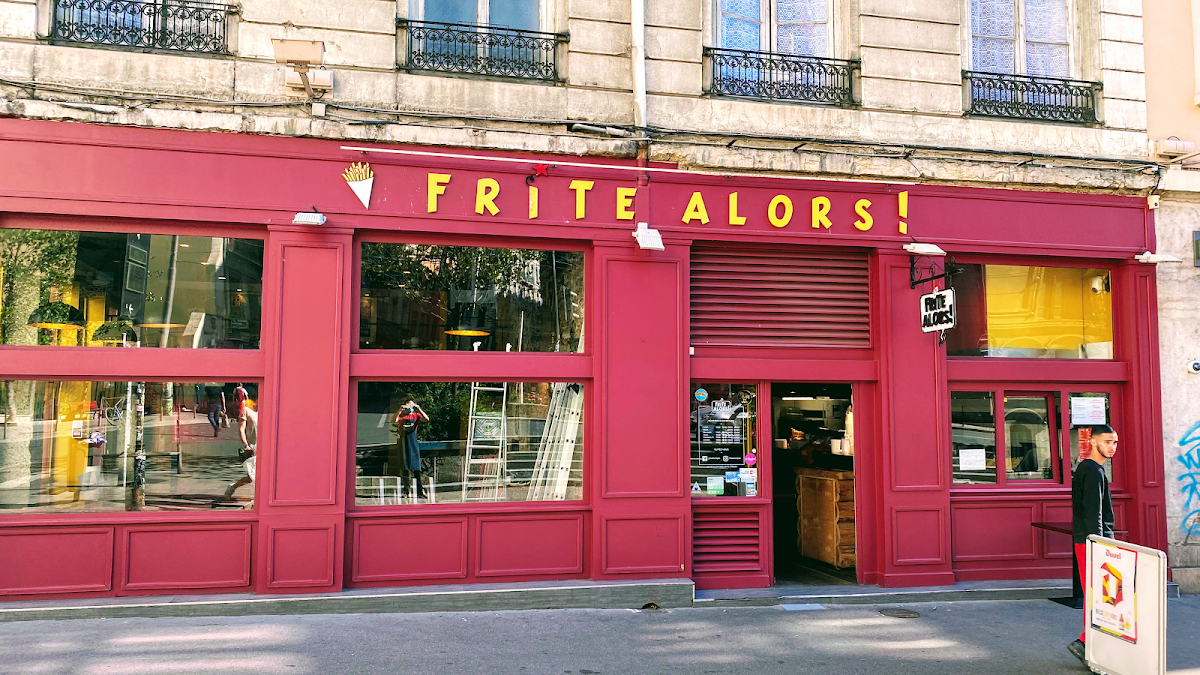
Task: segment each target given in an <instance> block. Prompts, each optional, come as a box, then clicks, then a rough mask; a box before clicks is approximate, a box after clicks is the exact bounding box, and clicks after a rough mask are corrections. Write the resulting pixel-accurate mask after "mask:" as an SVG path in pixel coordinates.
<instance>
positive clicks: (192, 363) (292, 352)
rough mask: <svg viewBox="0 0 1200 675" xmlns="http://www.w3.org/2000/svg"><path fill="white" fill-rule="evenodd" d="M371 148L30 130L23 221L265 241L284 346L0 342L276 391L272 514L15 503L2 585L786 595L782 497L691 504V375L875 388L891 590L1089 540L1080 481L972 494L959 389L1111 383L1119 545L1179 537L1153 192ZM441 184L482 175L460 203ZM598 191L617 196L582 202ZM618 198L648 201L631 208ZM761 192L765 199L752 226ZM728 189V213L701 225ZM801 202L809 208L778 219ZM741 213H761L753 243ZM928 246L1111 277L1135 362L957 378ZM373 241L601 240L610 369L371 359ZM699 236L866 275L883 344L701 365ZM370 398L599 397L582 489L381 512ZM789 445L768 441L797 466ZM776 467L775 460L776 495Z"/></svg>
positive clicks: (268, 420) (41, 376)
mask: <svg viewBox="0 0 1200 675" xmlns="http://www.w3.org/2000/svg"><path fill="white" fill-rule="evenodd" d="M343 146H354V147H356V148H360V147H376V148H380V149H389V148H395V147H396V146H384V145H379V146H364V145H363V144H359V143H339V142H336V141H325V140H311V139H285V138H273V137H264V136H246V135H237V134H214V133H200V132H173V131H157V130H139V129H128V128H117V127H103V126H90V125H81V124H68V123H54V122H34V121H19V120H0V158H3V161H2V162H0V227H2V228H27V229H28V228H33V229H69V230H93V231H105V232H121V233H124V232H130V233H134V232H142V233H151V234H183V235H204V236H224V237H244V238H255V239H263V240H265V257H264V263H263V268H264V272H263V299H262V303H263V307H262V329H261V348H260V349H257V350H235V351H222V350H183V349H105V350H103V351H102V352H101V351H100V348H94V347H38V346H30V347H16V346H4V347H0V375H3V377H2V378H0V379H8V380H15V379H32V380H72V379H74V380H83V379H92V380H114V381H120V380H130V379H142V380H147V381H181V382H182V381H187V382H191V381H196V382H201V381H209V380H218V381H230V382H232V381H249V382H256V383H258V386H259V391H261V400H260V406H261V408H260V409H261V411H262V412H261V418H260V422H259V430H260V431H259V442H258V448H259V451H258V467H259V468H258V476H257V478H256V483H255V486H254V490H255V498H254V508H253V509H250V510H245V511H238V512H231V511H204V510H196V511H142V512H98V513H21V512H20V511H19V510H0V595H5V596H9V597H12V598H26V599H37V598H54V597H69V596H72V595H134V594H165V593H181V592H187V593H193V592H235V591H247V590H250V591H255V592H260V593H284V592H317V591H330V590H337V589H342V588H361V587H369V586H401V585H413V584H442V583H461V582H484V581H526V580H539V579H598V580H619V579H644V578H674V577H687V576H690V577H692V578H694V579H696V581H697V584H698V585H699V586H701V587H738V586H765V585H769V584H770V583H771V582H772V580H773V567H772V564H773V563H772V559H773V552H774V546H776V542H774V541H773V538H772V526H771V518H772V508H771V495H770V494H769V492H770V491H769V490H765V491H764V492H765V494H760V496H758V497H728V498H706V497H693V496H692V495H691V489H690V485H689V453H688V433H689V431H688V399H687V397H688V392H689V383H690V382H692V381H734V382H749V383H759V384H760V386H764V385H766V384H767V383H769V382H772V381H789V382H838V383H850V384H852V385H854V410H855V418H854V419H855V428H854V434H855V438H856V439H857V441H856V442H857V446H858V451H857V453H856V455H855V460H854V462H855V466H854V471H855V483H856V486H855V493H856V510H857V520H856V526H855V527H856V531H857V542H858V543H857V546H858V548H857V558H858V577H859V581H860V582H861V583H869V584H880V585H884V586H919V585H932V584H951V583H954V582H955V581H956V580H958V581H963V580H980V579H1008V578H1048V577H1060V578H1061V577H1067V576H1069V574H1070V560H1071V558H1070V555H1071V554H1070V549H1069V542H1068V541H1067V539H1066V537H1065V536H1064V535H1056V534H1053V533H1048V532H1046V531H1044V530H1039V529H1036V528H1034V527H1033V526H1032V525H1031V523H1032V522H1034V521H1056V520H1058V521H1061V520H1063V519H1068V520H1069V513H1070V501H1069V500H1070V492H1069V483H1068V482H1067V481H1060V483H1059V484H1057V485H1052V486H1038V487H1037V488H1036V489H1035V488H1028V487H1011V486H1004V485H1001V486H997V487H994V488H991V489H987V490H980V489H971V488H964V487H961V486H959V487H956V484H955V483H954V482H953V481H952V475H951V460H950V421H949V418H950V412H949V398H950V391H951V390H952V389H955V390H959V389H964V390H972V389H989V388H990V389H1004V390H1006V391H1018V390H1021V391H1023V390H1038V391H1047V390H1053V391H1063V392H1068V391H1073V390H1074V388H1078V387H1080V386H1084V385H1086V386H1087V387H1089V388H1091V389H1097V390H1100V389H1102V390H1103V391H1106V392H1110V395H1111V396H1112V407H1113V413H1112V419H1113V421H1114V423H1115V424H1116V425H1117V426H1118V428H1119V430H1120V432H1121V438H1122V452H1121V454H1120V455H1119V456H1118V460H1117V461H1118V464H1117V475H1118V476H1119V478H1118V479H1117V481H1116V483H1115V484H1114V485H1115V489H1116V494H1115V502H1116V513H1117V521H1118V528H1119V529H1125V530H1128V531H1129V538H1130V540H1131V541H1134V542H1136V543H1139V544H1145V545H1149V546H1153V547H1156V548H1163V547H1164V546H1165V543H1166V531H1165V511H1164V508H1165V507H1164V488H1163V464H1162V461H1163V460H1162V451H1161V447H1160V445H1159V444H1160V439H1161V434H1160V433H1159V427H1160V420H1159V400H1160V398H1159V377H1158V370H1157V368H1158V366H1157V364H1158V358H1157V328H1156V316H1157V309H1156V304H1155V294H1156V293H1155V272H1154V267H1153V266H1152V265H1144V264H1141V263H1138V262H1136V261H1134V260H1133V255H1134V254H1136V253H1141V252H1142V251H1146V250H1151V251H1152V250H1154V239H1153V232H1154V228H1153V219H1152V212H1150V211H1148V210H1147V208H1146V202H1145V200H1144V199H1142V198H1135V197H1119V196H1106V195H1079V194H1060V193H1050V192H1019V191H1012V190H994V189H980V188H960V187H948V186H925V185H892V184H884V183H865V182H847V181H818V180H790V179H784V178H766V177H762V178H759V177H743V176H736V177H723V176H712V175H701V174H696V173H686V172H673V171H656V172H649V173H647V172H639V171H637V170H636V168H637V166H636V164H635V163H630V162H624V161H618V160H602V159H598V158H585V159H579V158H570V159H569V160H567V159H564V158H561V157H548V156H547V157H530V156H520V155H511V154H510V155H501V154H488V153H483V152H476V151H471V150H469V149H454V150H446V149H437V148H408V149H409V150H418V151H426V153H427V154H388V153H380V152H362V151H360V150H349V149H345V148H344V147H343ZM482 155H488V156H489V157H491V158H492V159H483V158H481V156H482ZM496 158H499V159H504V160H513V159H518V160H521V161H494V160H495V159H496ZM556 160H557V163H556ZM360 161H368V162H370V163H371V167H372V168H373V170H374V173H375V177H376V178H375V185H374V194H373V196H372V197H371V201H370V208H369V209H368V208H363V206H362V205H361V204H360V203H359V201H358V199H356V197H355V195H354V194H353V193H352V192H351V190H349V189H348V188H347V186H346V185H345V181H343V180H342V177H341V173H342V171H343V170H344V169H345V168H346V167H347V166H348V165H349V164H350V163H352V162H360ZM538 163H544V164H546V165H548V172H547V173H548V175H546V176H538V177H536V178H535V179H534V180H533V185H534V186H535V187H537V188H538V190H539V192H538V195H539V196H538V209H537V215H536V217H533V216H532V215H531V214H530V209H529V193H528V189H527V187H526V186H527V183H526V177H527V176H530V175H531V174H533V173H534V167H535V165H536V164H538ZM587 164H594V165H596V166H586V165H587ZM581 165H582V166H581ZM618 165H619V166H618ZM655 168H659V169H670V168H671V167H666V166H658V167H655ZM431 173H436V174H446V175H449V176H451V178H450V179H449V180H448V182H446V183H445V185H444V187H445V191H444V193H442V194H441V195H440V196H437V205H436V210H435V211H432V212H431V208H430V204H429V198H430V190H429V186H430V182H429V175H430V174H431ZM480 179H493V180H494V181H496V184H497V185H498V186H499V188H500V189H499V193H498V195H497V196H496V197H495V199H494V202H493V203H494V206H495V207H496V209H497V212H496V213H495V214H494V215H493V214H492V213H491V212H490V210H489V209H483V212H482V213H476V201H477V195H478V190H477V188H478V186H479V185H480V183H479V180H480ZM573 181H590V182H591V183H592V184H591V186H590V187H588V188H586V189H585V188H584V187H583V186H582V185H578V184H577V187H576V188H574V189H573V188H572V187H571V183H572V182H573ZM618 188H637V190H636V192H635V193H632V194H631V195H630V196H629V197H628V198H627V199H626V200H625V201H624V202H622V201H621V198H620V197H619V194H618ZM732 192H737V193H738V195H739V197H738V206H737V211H736V213H735V214H731V213H730V209H729V206H730V204H729V201H728V199H729V194H730V193H732ZM902 192H903V193H906V195H905V197H906V199H907V215H905V216H903V217H902V216H901V209H902V207H901V197H900V193H902ZM697 193H698V194H700V195H701V197H700V198H701V199H702V200H703V203H704V206H705V211H706V213H705V214H704V215H705V217H704V218H701V217H699V213H698V212H697V211H696V210H695V208H694V207H695V204H694V203H693V202H694V197H693V195H694V194H697ZM622 194H629V193H622ZM777 195H784V196H785V197H787V199H788V200H789V201H790V203H791V205H792V206H791V207H790V208H789V207H787V206H786V205H784V204H783V203H782V202H780V203H777V204H776V205H775V206H774V207H771V208H770V209H769V208H768V207H769V205H770V203H771V202H772V200H773V199H775V198H776V196H777ZM820 197H824V198H827V199H828V201H829V205H830V206H829V209H828V213H827V216H826V217H827V218H828V221H829V223H830V224H829V226H824V225H823V224H822V223H821V222H819V221H818V222H816V224H814V223H813V219H812V218H811V217H810V216H811V215H812V213H811V209H810V205H811V204H813V203H814V199H816V198H820ZM860 200H867V201H869V202H870V205H869V207H865V208H867V209H869V211H867V212H868V213H869V214H870V222H869V223H868V222H864V218H863V214H862V212H859V211H856V205H857V204H858V203H859V202H860ZM580 204H582V209H583V211H582V213H580V212H579V211H578V210H577V209H578V208H579V207H580ZM689 204H692V205H693V208H692V209H691V210H690V215H691V217H690V218H688V219H687V220H686V221H685V217H686V216H687V215H688V214H689ZM314 209H315V210H317V211H319V212H321V213H323V214H325V215H326V216H327V217H328V222H327V223H326V224H324V225H321V226H307V225H293V222H292V221H293V216H294V215H295V214H296V213H297V212H303V211H312V210H314ZM769 210H770V211H772V212H773V214H774V217H775V219H776V223H774V224H773V223H772V222H771V221H770V220H769V219H768V217H767V214H768V211H769ZM788 210H790V211H792V215H791V216H790V219H789V218H785V216H786V211H788ZM627 215H631V216H632V217H629V218H628V219H627V218H626V217H625V216H627ZM739 216H740V217H744V218H745V219H746V220H745V222H744V224H740V225H739V224H730V222H731V221H734V222H737V221H738V219H739V218H738V217H739ZM785 220H786V222H784V221H785ZM639 221H645V222H648V223H650V226H651V227H653V228H657V229H658V230H659V231H660V232H661V233H662V235H663V239H664V242H665V250H664V251H649V250H641V249H639V248H638V247H637V246H636V244H635V242H634V240H633V238H632V237H631V232H632V230H633V227H634V223H635V222H639ZM856 221H857V222H858V223H859V224H858V225H857V226H856V225H855V223H856ZM902 222H903V223H905V224H906V225H905V226H906V227H907V234H901V228H902V225H901V223H902ZM864 226H865V227H864ZM914 239H915V240H917V241H921V242H927V243H934V244H937V245H938V246H940V247H942V248H943V249H945V250H946V251H947V252H949V253H950V254H952V255H955V256H956V257H957V259H958V260H959V261H960V262H976V263H993V262H995V263H1002V264H1007V265H1062V266H1068V267H1070V266H1086V267H1095V268H1105V269H1110V270H1111V279H1112V297H1113V315H1114V319H1113V326H1114V336H1113V343H1114V347H1113V349H1114V358H1113V359H1111V360H1107V359H1104V360H1090V361H1089V360H1051V359H1039V360H1036V361H1034V360H1029V359H989V358H947V356H946V350H945V347H944V346H942V345H939V342H938V337H937V334H936V333H934V334H926V333H922V332H921V330H920V317H919V314H918V300H917V298H918V295H919V294H921V293H922V292H927V291H928V290H930V288H931V286H930V285H929V284H926V285H925V286H923V287H918V288H917V289H915V290H914V289H911V288H910V287H909V274H910V259H909V255H908V254H907V253H905V252H904V251H903V250H902V248H901V247H902V246H903V244H905V243H907V242H910V241H913V240H914ZM364 241H380V242H403V243H436V244H443V245H466V246H497V247H518V248H521V247H523V248H551V247H553V248H555V249H558V250H570V251H581V252H583V254H584V260H585V289H586V294H585V302H586V306H585V313H586V316H587V322H588V324H589V326H588V342H587V345H586V349H585V350H584V351H583V352H582V353H578V354H567V353H521V354H517V353H502V352H499V353H482V352H480V353H469V352H468V353H464V352H449V351H441V352H438V351H422V352H414V351H407V350H391V351H388V350H372V351H362V350H359V349H358V348H357V345H358V341H357V338H356V336H357V330H358V326H357V321H358V314H357V312H356V311H355V308H356V307H357V305H358V297H357V293H358V279H359V277H358V275H359V271H358V260H359V244H360V243H361V242H364ZM695 242H727V243H731V244H736V245H739V246H741V245H746V246H758V247H760V248H764V249H770V248H772V247H799V248H795V249H792V248H786V249H781V250H789V251H791V250H795V251H800V252H803V251H805V250H808V251H813V252H817V253H819V252H821V251H850V252H854V253H855V254H856V255H857V254H861V255H863V256H865V259H866V261H867V263H866V264H867V270H868V277H869V289H870V302H869V318H870V320H869V339H868V341H867V343H866V344H865V345H863V346H826V347H821V346H806V347H796V348H789V347H779V346H769V345H768V346H753V347H746V346H728V347H721V346H706V345H696V346H695V347H694V349H690V347H691V346H692V345H691V344H690V340H689V330H690V320H689V308H690V306H691V298H690V291H689V289H690V285H689V265H690V255H691V251H692V246H693V244H694V243H695ZM101 353H102V355H103V358H99V357H98V354H101ZM368 380H370V381H422V380H446V381H451V380H452V381H464V382H468V381H479V380H494V381H514V382H515V381H530V382H536V381H551V382H553V381H572V382H581V383H583V385H584V388H585V392H586V399H585V400H586V407H585V408H584V413H583V414H584V418H583V419H584V433H585V438H586V447H587V452H586V454H585V455H584V460H583V490H582V499H581V500H574V501H561V502H498V503H467V504H458V503H450V504H440V503H439V504H407V505H385V506H356V505H355V498H354V491H355V484H354V479H353V476H354V470H355V456H354V448H355V426H354V424H353V422H352V420H353V411H354V410H356V400H355V399H356V387H355V383H357V382H359V381H368ZM1065 414H1066V412H1065V411H1062V412H1061V413H1060V415H1059V417H1060V418H1061V419H1065ZM763 434H764V435H763V438H762V440H763V441H764V442H763V443H761V445H760V447H764V448H765V447H770V443H769V440H770V439H769V437H767V436H766V432H765V431H764V432H763ZM1064 444H1065V442H1064ZM1063 454H1064V455H1065V454H1066V453H1065V452H1064V453H1063ZM770 461H771V458H770V453H769V452H766V451H764V452H763V453H762V459H761V465H760V467H761V471H762V472H763V473H764V474H769V472H770ZM1064 461H1065V460H1064ZM697 518H700V519H708V520H709V521H711V520H712V519H714V518H715V519H717V520H720V519H721V518H728V519H733V520H736V521H738V522H740V523H743V524H745V523H749V524H750V526H749V535H750V536H749V538H746V536H742V538H741V539H740V541H741V542H742V543H741V544H740V546H741V547H742V549H741V550H742V551H743V553H747V552H748V554H746V555H743V556H742V557H741V560H740V561H739V562H736V563H729V564H724V563H718V564H707V565H701V569H697V568H694V566H693V547H692V543H693V523H694V522H695V521H696V519H697ZM743 535H745V533H743ZM746 542H750V544H749V548H747V544H746Z"/></svg>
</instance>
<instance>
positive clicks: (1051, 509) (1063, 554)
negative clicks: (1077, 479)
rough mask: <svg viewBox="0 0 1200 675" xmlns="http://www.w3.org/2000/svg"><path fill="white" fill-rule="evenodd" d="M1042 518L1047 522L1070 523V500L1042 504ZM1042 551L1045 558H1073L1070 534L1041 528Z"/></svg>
mask: <svg viewBox="0 0 1200 675" xmlns="http://www.w3.org/2000/svg"><path fill="white" fill-rule="evenodd" d="M1042 520H1043V521H1044V522H1047V523H1068V524H1069V523H1070V522H1071V502H1069V501H1063V502H1053V503H1048V504H1045V505H1043V506H1042ZM1041 532H1042V542H1043V551H1045V553H1044V554H1043V555H1045V556H1046V557H1047V558H1074V555H1075V551H1074V549H1073V548H1072V544H1071V535H1069V534H1063V533H1062V532H1051V531H1049V530H1042V531H1041Z"/></svg>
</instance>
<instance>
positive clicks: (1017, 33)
mask: <svg viewBox="0 0 1200 675" xmlns="http://www.w3.org/2000/svg"><path fill="white" fill-rule="evenodd" d="M1013 3H1014V4H1015V5H1016V7H1014V8H1013V18H1014V19H1015V20H1016V24H1017V25H1016V27H1015V29H1014V30H1013V36H1014V40H1015V43H1016V44H1014V45H1013V60H1015V61H1016V63H1014V64H1013V72H1014V73H1018V74H1024V73H1025V71H1026V65H1025V0H1013Z"/></svg>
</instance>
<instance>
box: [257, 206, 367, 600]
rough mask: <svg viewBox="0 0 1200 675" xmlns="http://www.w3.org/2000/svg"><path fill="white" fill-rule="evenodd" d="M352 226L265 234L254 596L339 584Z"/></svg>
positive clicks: (278, 229) (337, 586)
mask: <svg viewBox="0 0 1200 675" xmlns="http://www.w3.org/2000/svg"><path fill="white" fill-rule="evenodd" d="M352 260H353V251H352V231H351V230H347V229H337V228H332V227H311V228H307V227H306V228H297V227H293V226H290V225H288V226H272V227H271V229H270V234H269V236H268V238H267V260H266V289H264V290H265V293H264V298H265V300H264V307H263V350H264V352H265V356H266V361H267V363H266V381H265V382H264V383H263V393H262V396H261V399H262V400H261V401H260V408H261V410H262V413H261V415H260V418H259V422H260V427H259V446H258V447H259V457H258V469H257V473H258V475H257V481H256V485H255V497H254V499H255V502H256V504H257V507H258V513H259V524H258V531H257V533H256V537H257V543H258V546H257V560H256V561H255V565H254V569H255V578H256V588H257V590H258V592H260V593H281V592H309V593H311V592H315V591H328V590H338V589H340V588H341V587H342V559H343V555H342V550H343V541H344V533H343V528H344V523H345V511H346V504H345V495H346V489H345V481H346V464H347V462H346V456H347V455H346V445H347V440H346V439H347V426H346V425H347V419H348V417H347V415H348V411H347V401H348V397H347V388H348V383H347V379H346V378H347V374H348V372H349V353H350V352H349V344H350V343H349V341H350V325H351V322H350V313H351V310H352V309H353V307H354V306H355V304H354V298H353V289H351V288H350V279H351V269H350V267H351V261H352Z"/></svg>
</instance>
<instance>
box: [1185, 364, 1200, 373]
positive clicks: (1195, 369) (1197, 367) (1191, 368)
mask: <svg viewBox="0 0 1200 675" xmlns="http://www.w3.org/2000/svg"><path fill="white" fill-rule="evenodd" d="M1187 371H1188V372H1189V373H1191V374H1193V375H1196V374H1200V361H1188V364H1187Z"/></svg>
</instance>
